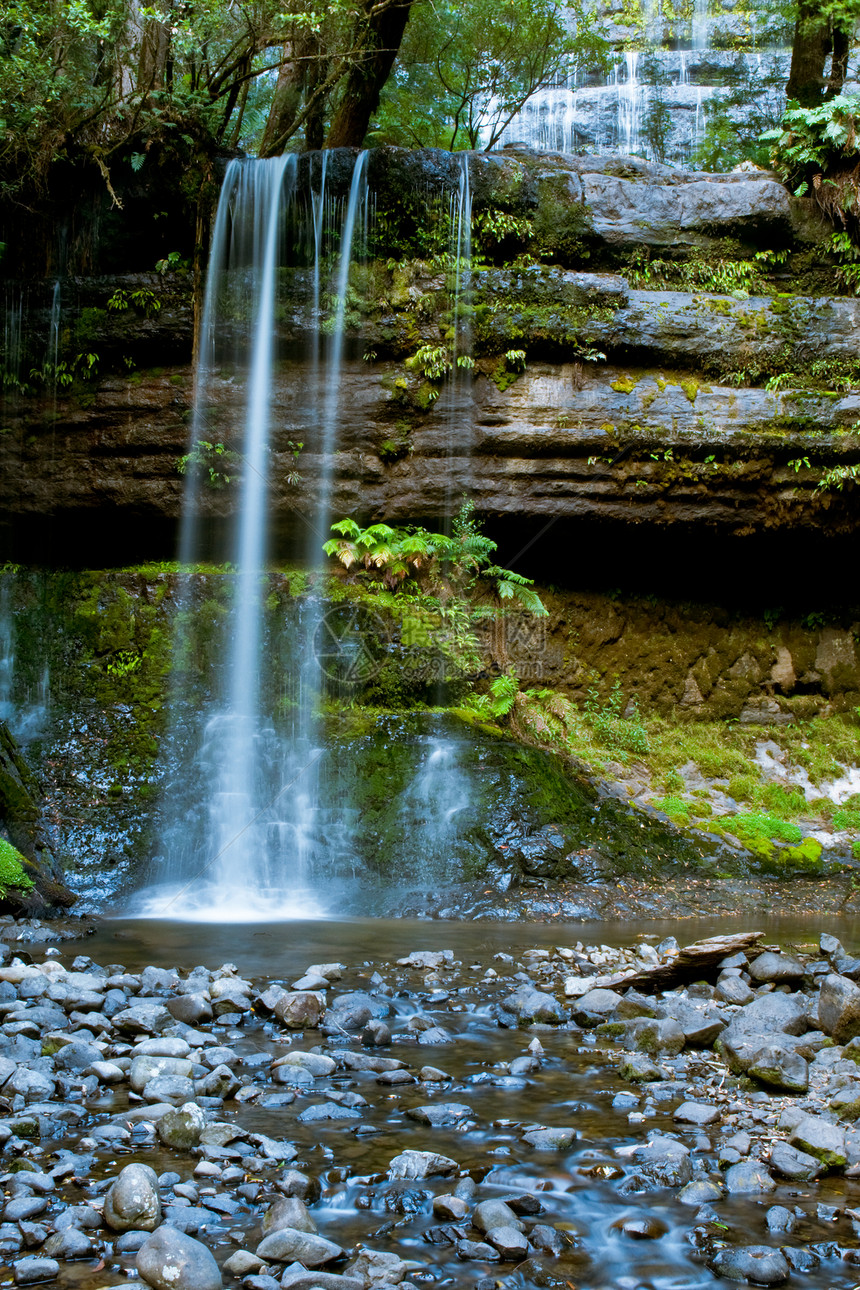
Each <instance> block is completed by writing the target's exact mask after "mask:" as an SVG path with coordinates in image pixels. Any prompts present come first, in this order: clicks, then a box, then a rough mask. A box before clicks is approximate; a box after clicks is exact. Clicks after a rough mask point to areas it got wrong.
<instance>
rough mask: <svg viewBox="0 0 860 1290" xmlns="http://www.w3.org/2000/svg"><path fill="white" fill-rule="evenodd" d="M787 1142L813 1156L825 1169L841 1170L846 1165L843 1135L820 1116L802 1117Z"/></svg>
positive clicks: (835, 1126)
mask: <svg viewBox="0 0 860 1290" xmlns="http://www.w3.org/2000/svg"><path fill="white" fill-rule="evenodd" d="M789 1142H790V1143H791V1145H792V1146H793V1147H797V1148H799V1150H800V1151H804V1152H806V1154H807V1155H809V1156H815V1158H816V1160H820V1161H821V1163H822V1164H823V1165H824V1167H825V1168H826V1169H842V1168H844V1166H845V1164H846V1163H847V1155H846V1151H845V1134H844V1133H843V1131H842V1130H841V1129H840V1128H838V1127H837V1125H835V1124H830V1123H829V1121H827V1120H822V1119H821V1117H820V1116H817V1115H807V1116H804V1118H803V1119H802V1120H801V1121H800V1123H799V1124H798V1125H797V1126H796V1128H794V1129H793V1130H792V1132H791V1134H790V1136H789Z"/></svg>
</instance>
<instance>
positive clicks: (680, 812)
mask: <svg viewBox="0 0 860 1290" xmlns="http://www.w3.org/2000/svg"><path fill="white" fill-rule="evenodd" d="M651 805H652V806H653V807H654V809H655V810H657V811H662V812H663V814H664V815H668V816H669V819H670V820H672V821H673V823H675V824H685V825H686V824H689V823H690V822H691V820H690V803H689V802H687V801H685V800H684V798H682V797H671V796H670V797H655V798H653V799H652V801H651Z"/></svg>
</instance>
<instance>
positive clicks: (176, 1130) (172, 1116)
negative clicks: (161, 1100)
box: [155, 1102, 206, 1151]
mask: <svg viewBox="0 0 860 1290" xmlns="http://www.w3.org/2000/svg"><path fill="white" fill-rule="evenodd" d="M205 1124H206V1115H205V1113H204V1112H203V1111H202V1110H201V1108H200V1107H199V1106H197V1104H196V1103H195V1102H186V1103H185V1105H184V1106H183V1107H182V1108H181V1109H180V1110H177V1111H174V1110H170V1111H166V1112H165V1113H164V1115H162V1116H161V1118H160V1119H159V1120H158V1123H157V1124H156V1126H155V1131H156V1133H157V1134H158V1136H159V1138H160V1139H161V1141H162V1142H163V1143H164V1145H165V1146H166V1147H176V1148H177V1149H178V1150H181V1151H190V1150H191V1149H192V1147H196V1146H197V1145H198V1144H199V1142H200V1135H201V1133H202V1132H203V1128H204V1126H205Z"/></svg>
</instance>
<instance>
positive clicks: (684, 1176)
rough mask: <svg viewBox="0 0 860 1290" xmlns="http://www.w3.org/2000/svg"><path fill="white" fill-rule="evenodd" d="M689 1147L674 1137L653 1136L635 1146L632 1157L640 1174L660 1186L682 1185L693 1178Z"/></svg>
mask: <svg viewBox="0 0 860 1290" xmlns="http://www.w3.org/2000/svg"><path fill="white" fill-rule="evenodd" d="M689 1156H690V1153H689V1149H688V1148H687V1147H685V1146H684V1145H683V1143H681V1142H676V1141H675V1139H674V1138H662V1137H654V1138H652V1139H651V1141H650V1142H648V1143H647V1144H646V1145H645V1146H643V1147H637V1148H636V1151H635V1152H634V1158H635V1160H636V1163H637V1166H638V1168H639V1170H640V1171H641V1173H642V1174H644V1175H645V1177H646V1178H648V1179H650V1180H651V1181H652V1182H655V1183H657V1184H658V1185H660V1186H661V1187H683V1186H685V1184H686V1183H688V1182H691V1181H692V1178H693V1166H692V1165H691V1164H690V1158H689Z"/></svg>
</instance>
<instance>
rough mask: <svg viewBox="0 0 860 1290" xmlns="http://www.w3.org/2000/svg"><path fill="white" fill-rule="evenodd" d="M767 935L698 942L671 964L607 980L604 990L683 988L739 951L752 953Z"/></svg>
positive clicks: (681, 951) (746, 934)
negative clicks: (626, 987) (631, 987)
mask: <svg viewBox="0 0 860 1290" xmlns="http://www.w3.org/2000/svg"><path fill="white" fill-rule="evenodd" d="M763 936H764V932H737V933H736V934H735V935H733V936H709V937H707V938H706V939H705V940H703V941H694V942H693V944H692V945H685V946H683V948H682V949H679V950H678V952H677V954H675V955H673V956H672V958H671V959H669V961H668V962H667V963H655V964H654V966H653V967H646V968H642V969H641V970H640V971H636V970H635V969H634V971H632V972H627V973H625V972H617V973H616V974H615V975H614V976H610V977H603V978H602V979H601V982H600V984H601V986H603V987H604V988H607V989H617V988H618V987H619V986H628V985H629V986H635V987H636V989H637V990H666V989H670V988H671V987H672V986H673V985H683V984H685V983H687V982H689V981H695V980H697V979H698V978H699V977H701V976H703V975H706V974H707V973H708V972H709V970H710V969H711V968H715V967H716V966H717V964H718V963H721V962H722V961H723V959H725V958H728V957H729V956H730V955H731V954H736V953H737V952H738V950H748V949H751V948H752V946H753V945H755V944H756V943H757V942H758V941H760V940H761V939H762V937H763Z"/></svg>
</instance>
